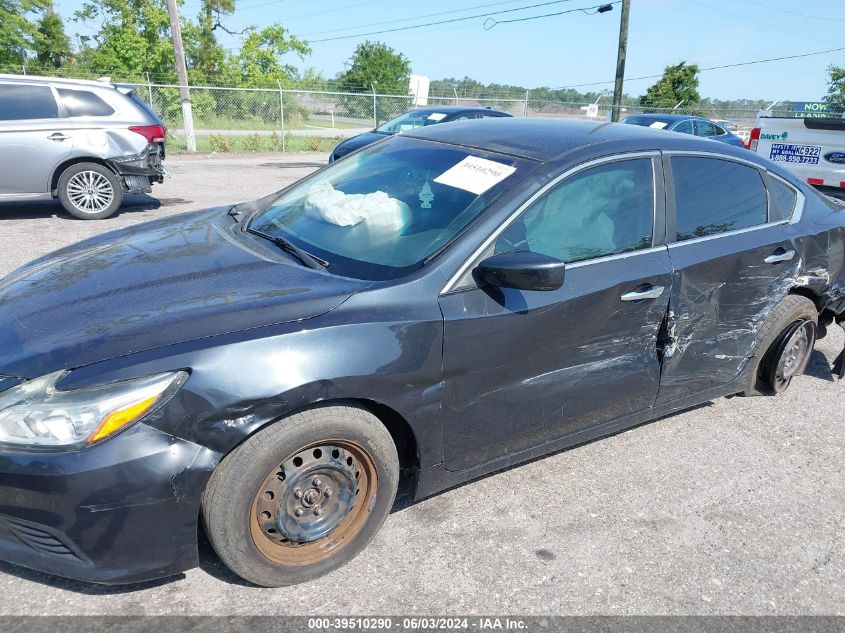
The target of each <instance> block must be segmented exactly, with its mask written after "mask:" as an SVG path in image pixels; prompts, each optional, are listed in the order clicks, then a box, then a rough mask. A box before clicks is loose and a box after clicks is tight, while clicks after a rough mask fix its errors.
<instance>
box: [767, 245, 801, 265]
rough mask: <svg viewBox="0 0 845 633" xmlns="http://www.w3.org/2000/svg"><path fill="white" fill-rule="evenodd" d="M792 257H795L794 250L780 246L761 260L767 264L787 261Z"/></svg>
mask: <svg viewBox="0 0 845 633" xmlns="http://www.w3.org/2000/svg"><path fill="white" fill-rule="evenodd" d="M793 257H795V251H785V250H783V249H782V248H779V249H778V250H776V251H775V252H774V253H772V254H771V255H769V256H768V257H767V258H766V259H764V260H763V261H764V262H766V263H767V264H777V263H778V262H788V261H789V260H791V259H792V258H793Z"/></svg>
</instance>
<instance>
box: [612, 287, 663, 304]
mask: <svg viewBox="0 0 845 633" xmlns="http://www.w3.org/2000/svg"><path fill="white" fill-rule="evenodd" d="M664 290H666V288H664V287H663V286H651V285H649V286H647V287H646V288H643V289H642V290H632V291H631V292H626V293H625V294H624V295H622V296H621V297H619V298H620V299H622V301H642V300H643V299H657V298H658V297H659V296H660V295H662V294H663V291H664Z"/></svg>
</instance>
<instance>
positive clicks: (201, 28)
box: [187, 0, 235, 82]
mask: <svg viewBox="0 0 845 633" xmlns="http://www.w3.org/2000/svg"><path fill="white" fill-rule="evenodd" d="M234 11H235V0H203V2H202V8H201V10H200V13H199V16H198V17H197V24H196V26H195V27H194V25H193V24H191V25H188V30H190V28H191V27H194V28H195V29H196V33H195V35H194V37H193V38H191V39H193V40H195V45H194V46H193V47H192V50H188V51H187V55H188V57H189V59H190V61H191V68H192V70H193V73H192V74H193V75H194V76H195V77H196V79H200V80H201V81H203V82H209V81H211V80H213V79H214V78H217V77H219V76H221V75H223V74H225V71H226V65H227V57H226V50H225V49H224V48H223V47H222V46H220V44H219V43H218V41H217V37H216V36H215V31H217V30H222V31H225V32H226V33H229V34H234V33H233V32H232V31H231V30H229V29H228V28H226V27H225V26H224V25H223V22H222V20H223V19H224V17H225V16H228V15H231V14H232V13H234ZM192 79H193V77H192Z"/></svg>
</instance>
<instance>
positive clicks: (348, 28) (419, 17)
mask: <svg viewBox="0 0 845 633" xmlns="http://www.w3.org/2000/svg"><path fill="white" fill-rule="evenodd" d="M524 1H525V0H505V1H504V2H491V3H490V4H479V5H476V6H474V7H465V8H463V9H453V10H452V11H440V12H438V13H428V14H426V15H416V16H414V17H411V18H399V19H397V20H386V21H384V22H373V23H371V24H358V25H356V26H346V27H343V28H341V29H329V30H327V31H314V32H312V33H303V34H302V37H307V36H309V35H323V34H325V33H340V32H341V31H351V30H353V29H363V28H371V27H374V26H383V25H385V24H396V23H397V22H409V21H411V20H424V19H426V18H435V17H438V16H441V15H450V14H452V13H462V12H464V11H474V10H475V9H484V8H487V7H495V6H499V5H502V4H513V3H514V2H524ZM567 1H569V0H567Z"/></svg>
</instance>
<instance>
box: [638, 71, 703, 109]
mask: <svg viewBox="0 0 845 633" xmlns="http://www.w3.org/2000/svg"><path fill="white" fill-rule="evenodd" d="M700 100H701V96H700V95H699V94H698V66H697V65H696V64H687V63H686V62H685V61H683V62H681V63H679V64H676V65H675V66H666V68H665V69H664V71H663V76H662V77H661V78H660V79H659V80H658V81H657V83H655V84H654V85H653V86H651V87H650V88H649V89H648V91H647V92H646V94H645V95H643V96H642V97H640V105H641V106H645V107H647V108H674V107H675V106H676V105H677V104H678V103H679V102H681V101H683V103H684V106H686V107H690V106H693V105H696V104H698V102H699V101H700Z"/></svg>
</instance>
